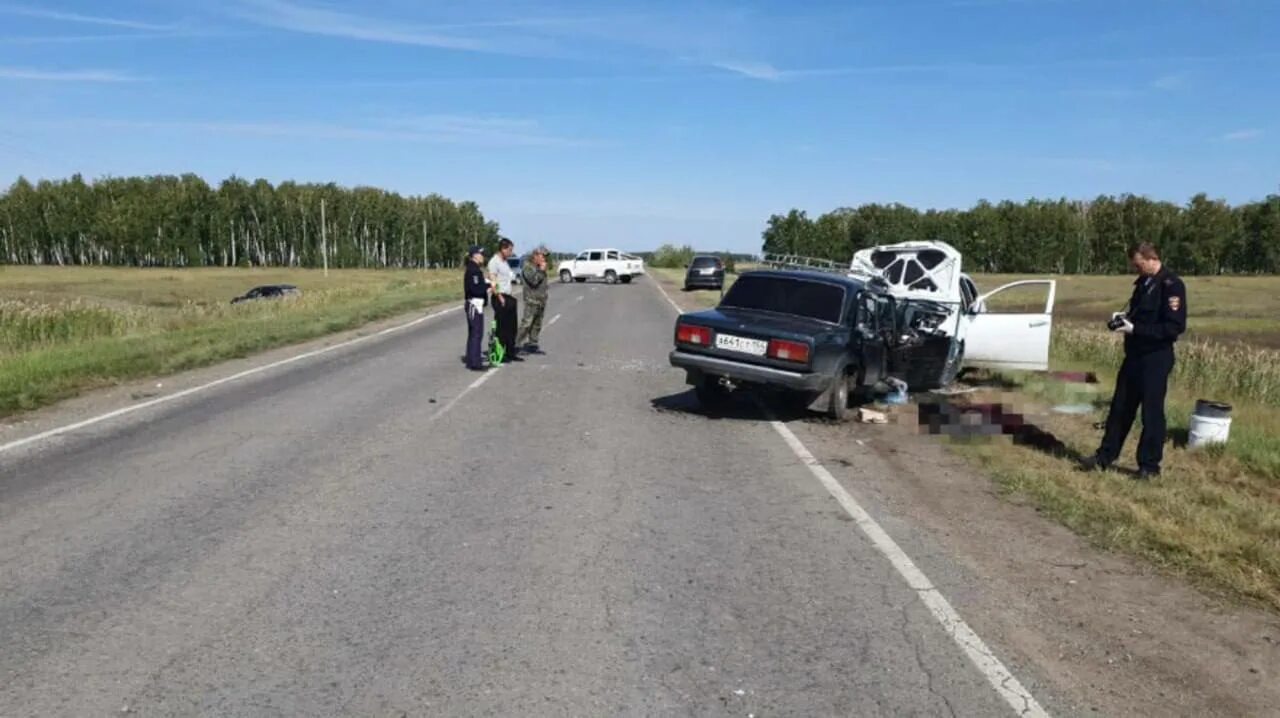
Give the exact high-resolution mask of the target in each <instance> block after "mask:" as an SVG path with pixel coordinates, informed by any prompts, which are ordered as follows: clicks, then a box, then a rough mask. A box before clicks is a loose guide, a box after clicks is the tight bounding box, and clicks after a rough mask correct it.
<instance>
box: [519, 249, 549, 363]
mask: <svg viewBox="0 0 1280 718" xmlns="http://www.w3.org/2000/svg"><path fill="white" fill-rule="evenodd" d="M520 282H521V284H522V285H523V286H524V317H523V318H522V319H521V320H520V333H519V334H518V335H516V346H518V347H523V348H524V349H523V351H525V352H526V353H528V354H542V353H543V351H542V349H540V348H539V347H538V336H539V335H540V334H541V333H542V315H543V314H544V313H545V312H546V310H547V286H548V285H547V248H546V247H542V246H539V247H537V248H535V249H534V250H533V253H532V254H531V255H530V256H529V258H528V259H527V260H525V261H524V263H523V264H522V265H521V268H520Z"/></svg>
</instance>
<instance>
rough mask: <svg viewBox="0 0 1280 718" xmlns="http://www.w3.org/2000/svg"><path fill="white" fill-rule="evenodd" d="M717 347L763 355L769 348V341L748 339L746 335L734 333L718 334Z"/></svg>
mask: <svg viewBox="0 0 1280 718" xmlns="http://www.w3.org/2000/svg"><path fill="white" fill-rule="evenodd" d="M716 349H727V350H729V351H731V352H741V353H743V354H751V355H754V356H758V357H762V356H764V354H765V352H766V351H768V350H769V342H763V341H760V340H759V339H747V338H746V337H735V336H733V335H732V334H717V335H716Z"/></svg>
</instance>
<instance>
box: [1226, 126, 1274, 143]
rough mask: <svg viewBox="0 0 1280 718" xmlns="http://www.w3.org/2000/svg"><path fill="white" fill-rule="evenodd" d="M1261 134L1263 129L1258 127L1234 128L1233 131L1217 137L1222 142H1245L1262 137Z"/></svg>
mask: <svg viewBox="0 0 1280 718" xmlns="http://www.w3.org/2000/svg"><path fill="white" fill-rule="evenodd" d="M1263 134H1264V133H1263V131H1262V130H1259V129H1248V130H1236V131H1235V132H1228V133H1227V134H1225V135H1223V136H1222V137H1219V138H1218V139H1220V140H1222V141H1223V142H1247V141H1248V140H1256V139H1258V138H1260V137H1262V135H1263Z"/></svg>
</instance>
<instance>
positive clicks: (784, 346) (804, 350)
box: [769, 339, 809, 364]
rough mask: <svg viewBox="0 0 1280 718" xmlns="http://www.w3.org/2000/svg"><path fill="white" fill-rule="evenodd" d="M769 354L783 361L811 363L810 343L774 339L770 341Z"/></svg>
mask: <svg viewBox="0 0 1280 718" xmlns="http://www.w3.org/2000/svg"><path fill="white" fill-rule="evenodd" d="M769 356H770V357H772V358H774V359H781V360H782V361H790V362H795V363H797V364H807V363H809V345H808V344H802V343H800V342H789V341H787V340H785V339H774V340H773V341H771V342H769Z"/></svg>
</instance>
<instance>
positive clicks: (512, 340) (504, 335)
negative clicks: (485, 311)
mask: <svg viewBox="0 0 1280 718" xmlns="http://www.w3.org/2000/svg"><path fill="white" fill-rule="evenodd" d="M516 305H517V302H516V298H515V297H513V296H511V295H510V294H503V295H502V301H501V302H499V301H498V300H496V299H495V300H493V318H494V320H496V321H497V322H498V331H497V332H496V333H497V336H498V341H500V342H502V346H503V347H504V348H505V349H506V350H507V356H508V357H512V356H515V354H516V329H517V326H516V324H517V318H518V316H519V314H518V312H517V311H516Z"/></svg>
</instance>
